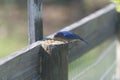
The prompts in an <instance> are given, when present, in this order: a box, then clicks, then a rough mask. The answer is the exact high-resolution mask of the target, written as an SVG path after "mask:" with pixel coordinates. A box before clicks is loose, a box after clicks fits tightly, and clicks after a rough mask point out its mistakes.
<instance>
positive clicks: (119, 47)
mask: <svg viewBox="0 0 120 80" xmlns="http://www.w3.org/2000/svg"><path fill="white" fill-rule="evenodd" d="M117 17H118V21H117V24H116V33H117V41H116V58H117V60H116V61H117V67H116V76H115V78H116V80H120V13H118V16H117Z"/></svg>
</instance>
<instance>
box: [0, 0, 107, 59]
mask: <svg viewBox="0 0 120 80" xmlns="http://www.w3.org/2000/svg"><path fill="white" fill-rule="evenodd" d="M107 4H109V0H43V28H44V36H47V35H49V34H51V33H53V32H55V31H57V30H59V29H61V28H63V27H65V26H67V25H70V24H72V23H73V22H75V21H78V20H80V19H81V18H83V17H85V16H87V15H89V14H90V13H92V12H94V11H96V10H98V9H100V8H103V7H104V6H106V5H107ZM28 43H29V42H28V16H27V0H0V58H1V57H4V56H6V55H8V54H10V53H12V52H14V51H17V50H19V49H21V48H23V47H24V46H27V45H28Z"/></svg>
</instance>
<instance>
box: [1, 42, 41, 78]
mask: <svg viewBox="0 0 120 80" xmlns="http://www.w3.org/2000/svg"><path fill="white" fill-rule="evenodd" d="M39 50H40V46H39V44H38V43H35V44H32V45H30V46H28V47H27V48H24V49H22V50H20V51H17V52H15V53H13V54H11V55H9V56H7V57H5V58H2V59H0V80H34V78H36V77H37V76H39V75H40V70H39V69H40V57H39V55H40V54H39ZM36 80H37V79H36Z"/></svg>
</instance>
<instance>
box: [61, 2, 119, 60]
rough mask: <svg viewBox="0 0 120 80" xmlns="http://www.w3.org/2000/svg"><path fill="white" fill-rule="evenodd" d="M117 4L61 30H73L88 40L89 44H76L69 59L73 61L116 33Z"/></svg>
mask: <svg viewBox="0 0 120 80" xmlns="http://www.w3.org/2000/svg"><path fill="white" fill-rule="evenodd" d="M116 15H117V12H116V11H115V6H114V5H112V4H110V5H108V6H107V7H105V8H103V9H101V10H99V11H97V12H95V13H93V14H91V15H89V16H87V17H85V18H83V19H82V20H80V21H78V22H76V23H74V24H72V25H70V26H67V27H65V28H64V29H62V30H61V31H71V32H74V33H76V34H78V35H80V36H81V37H83V38H84V39H85V40H86V41H88V45H83V44H81V43H79V45H75V46H74V47H72V48H71V49H72V50H71V52H70V54H69V61H73V60H74V59H76V58H77V57H79V56H81V55H82V54H83V53H85V52H87V51H88V50H90V49H91V48H93V47H95V46H96V45H98V44H99V43H101V42H102V41H103V40H105V39H107V38H108V37H110V36H113V35H114V34H115V26H116V20H117V19H116Z"/></svg>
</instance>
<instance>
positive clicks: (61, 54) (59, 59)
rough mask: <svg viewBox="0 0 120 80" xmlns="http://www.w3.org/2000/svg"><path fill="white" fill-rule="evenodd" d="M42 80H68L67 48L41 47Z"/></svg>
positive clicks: (62, 45)
mask: <svg viewBox="0 0 120 80" xmlns="http://www.w3.org/2000/svg"><path fill="white" fill-rule="evenodd" d="M42 47H43V48H44V52H43V57H42V80H68V63H67V62H68V61H67V59H68V58H67V55H68V52H69V51H68V46H67V44H59V45H42Z"/></svg>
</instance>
